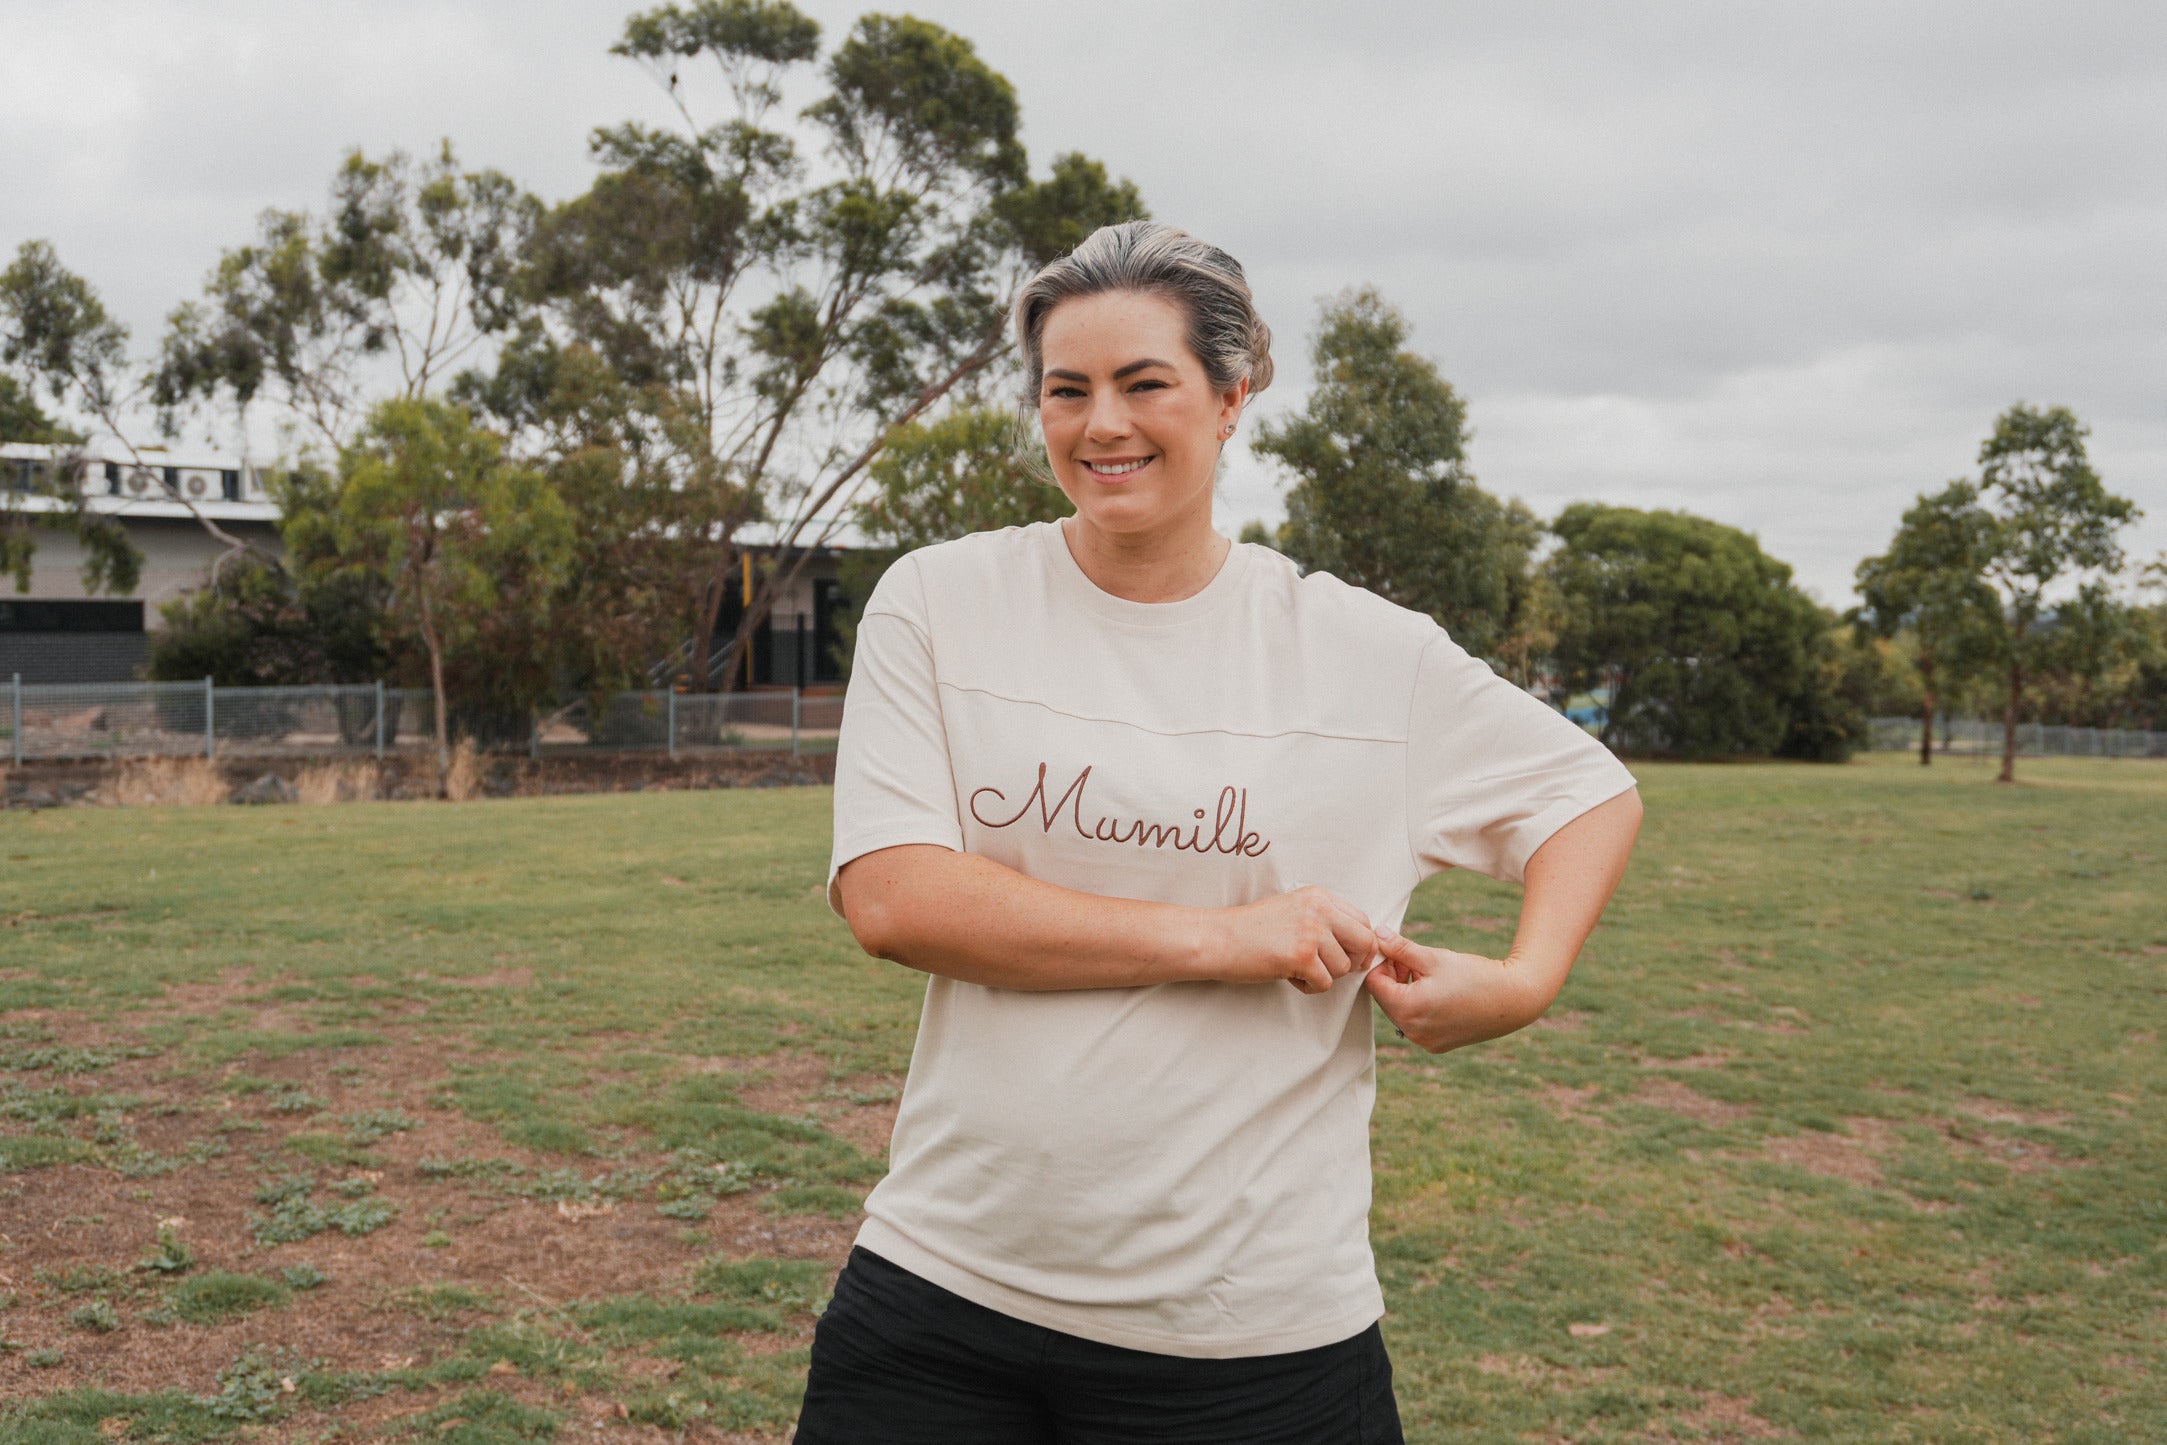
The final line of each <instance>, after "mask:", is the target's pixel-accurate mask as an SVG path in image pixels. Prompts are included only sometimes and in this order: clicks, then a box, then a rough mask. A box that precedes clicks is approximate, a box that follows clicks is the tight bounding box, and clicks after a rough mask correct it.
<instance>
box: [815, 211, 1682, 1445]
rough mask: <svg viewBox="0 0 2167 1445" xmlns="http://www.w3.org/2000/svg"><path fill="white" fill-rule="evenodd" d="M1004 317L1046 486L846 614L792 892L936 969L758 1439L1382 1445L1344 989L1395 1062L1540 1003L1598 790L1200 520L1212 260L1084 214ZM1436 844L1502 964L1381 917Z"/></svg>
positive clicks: (1369, 609)
mask: <svg viewBox="0 0 2167 1445" xmlns="http://www.w3.org/2000/svg"><path fill="white" fill-rule="evenodd" d="M1015 320H1016V330H1017V340H1018V342H1019V344H1020V346H1021V349H1022V354H1023V357H1024V360H1025V363H1026V366H1027V369H1028V374H1029V385H1030V388H1031V390H1030V395H1031V398H1032V401H1033V403H1034V405H1035V406H1036V408H1037V411H1038V416H1039V421H1040V425H1041V428H1042V430H1043V433H1044V437H1045V443H1046V455H1047V458H1048V460H1049V462H1050V463H1051V465H1052V468H1053V475H1054V478H1055V479H1056V480H1057V481H1058V482H1059V484H1060V486H1061V489H1062V490H1063V491H1064V492H1065V493H1067V495H1068V498H1069V500H1070V501H1071V502H1072V503H1073V504H1074V505H1075V508H1076V511H1075V514H1074V515H1073V516H1071V517H1068V518H1066V519H1065V520H1064V521H1062V522H1060V523H1046V524H1040V525H1037V526H1033V527H1024V528H1010V529H1008V530H1005V531H1001V532H991V533H982V534H979V535H976V536H972V537H966V538H964V539H962V540H960V541H956V542H950V543H945V544H943V545H940V546H936V547H928V548H925V549H923V550H921V551H918V552H914V553H911V554H910V555H908V556H906V557H904V558H903V559H902V560H901V561H900V562H898V563H897V564H896V565H895V566H894V567H893V568H892V569H890V571H889V572H888V574H887V575H886V576H885V577H884V578H883V579H882V580H881V583H880V585H879V587H877V588H876V589H875V591H874V593H873V595H872V597H871V598H870V599H869V600H868V602H867V605H866V608H865V615H864V619H863V621H862V623H861V624H860V626H859V629H858V637H857V650H856V654H855V658H854V661H853V666H852V676H851V682H850V691H849V696H848V699H847V702H846V706H845V712H844V722H843V733H842V742H841V751H840V754H839V756H838V759H837V766H836V787H835V852H834V861H833V867H832V871H831V873H830V878H829V901H830V903H831V904H832V905H833V906H834V907H835V908H836V909H837V911H838V912H840V913H841V914H842V915H843V916H844V917H845V918H846V919H847V920H848V921H849V924H850V927H851V930H852V932H853V933H854V934H855V935H856V937H857V938H858V940H859V942H860V943H861V944H862V945H863V946H864V947H865V949H866V950H867V951H868V952H870V953H872V954H875V955H877V956H879V957H881V958H886V959H892V960H894V961H896V962H898V963H902V964H905V965H907V966H909V967H911V968H915V969H920V970H922V971H924V972H926V973H928V974H930V975H932V977H931V980H930V982H929V984H928V986H927V991H926V1004H925V1014H924V1018H923V1021H922V1023H921V1025H920V1028H919V1034H918V1042H917V1047H916V1050H915V1052H914V1053H913V1055H912V1058H911V1068H910V1078H909V1082H908V1084H907V1085H906V1087H905V1090H904V1094H903V1102H902V1107H901V1110H900V1112H899V1114H898V1116H897V1119H896V1126H895V1135H894V1141H893V1144H892V1146H891V1149H890V1157H891V1172H890V1173H889V1175H888V1177H887V1178H886V1179H885V1180H883V1181H882V1182H881V1184H880V1185H879V1187H878V1188H876V1189H875V1190H874V1191H873V1193H872V1195H871V1197H870V1198H868V1199H867V1201H866V1206H865V1209H866V1222H865V1225H864V1228H863V1229H862V1231H861V1232H860V1233H859V1235H858V1247H857V1248H856V1249H855V1250H854V1251H853V1252H852V1254H851V1257H850V1261H849V1263H848V1265H847V1266H846V1267H845V1269H844V1271H843V1273H842V1276H841V1278H840V1279H839V1280H838V1281H837V1283H836V1291H835V1298H834V1302H833V1303H832V1305H831V1306H830V1307H829V1309H828V1311H827V1313H826V1314H825V1315H824V1316H823V1317H822V1319H821V1321H820V1325H819V1328H818V1331H817V1333H816V1335H815V1338H814V1342H813V1355H812V1370H811V1376H810V1379H809V1381H808V1383H807V1389H806V1400H805V1408H804V1413H803V1416H802V1418H801V1420H800V1423H799V1427H798V1434H797V1436H796V1438H797V1440H798V1442H799V1445H838V1442H840V1445H861V1442H889V1441H896V1442H909V1441H926V1442H939V1445H966V1442H981V1441H982V1442H987V1445H1026V1442H1055V1441H1058V1442H1062V1445H1072V1442H1076V1445H1080V1442H1108V1445H1111V1442H1134V1441H1147V1440H1166V1441H1181V1442H1184V1445H1196V1442H1203V1441H1227V1442H1242V1445H1253V1442H1267V1441H1286V1442H1289V1445H1294V1442H1299V1445H1338V1442H1347V1445H1355V1442H1361V1445H1371V1442H1380V1441H1396V1440H1399V1439H1400V1438H1401V1437H1400V1431H1399V1422H1398V1415H1397V1410H1396V1407H1395V1405H1394V1403H1393V1398H1392V1390H1391V1367H1390V1365H1389V1363H1388V1361H1387V1359H1386V1357H1385V1352H1384V1347H1383V1344H1382V1338H1381V1335H1380V1333H1379V1331H1378V1326H1377V1321H1378V1319H1379V1317H1380V1316H1381V1315H1382V1314H1383V1313H1384V1302H1383V1297H1382V1295H1381V1293H1380V1292H1379V1290H1378V1286H1377V1279H1376V1272H1375V1267H1374V1264H1373V1262H1372V1259H1371V1256H1370V1250H1369V1241H1368V1233H1367V1222H1368V1213H1369V1187H1370V1178H1369V1153H1368V1124H1369V1112H1370V1105H1371V1102H1372V1100H1373V1098H1374V1095H1375V1060H1374V1055H1373V1051H1372V1024H1371V1018H1370V1000H1371V999H1374V1000H1375V1001H1376V1003H1377V1005H1378V1006H1380V1007H1381V1008H1382V1009H1383V1011H1384V1013H1385V1014H1386V1016H1387V1017H1388V1018H1389V1019H1390V1020H1391V1022H1392V1023H1393V1024H1394V1025H1395V1026H1396V1027H1397V1028H1399V1029H1400V1030H1401V1031H1402V1032H1403V1033H1404V1034H1405V1036H1406V1037H1407V1038H1408V1039H1410V1040H1412V1041H1413V1042H1415V1043H1417V1044H1419V1045H1420V1046H1422V1047H1423V1048H1426V1049H1429V1050H1431V1051H1433V1052H1441V1051H1443V1050H1446V1049H1452V1048H1458V1047H1460V1046H1462V1045H1464V1044H1471V1043H1475V1042H1478V1041H1480V1040H1483V1039H1490V1038H1496V1037H1497V1036H1499V1035H1501V1034H1506V1033H1510V1032H1512V1031H1513V1030H1515V1029H1518V1028H1522V1027H1524V1026H1526V1025H1527V1024H1529V1023H1532V1022H1533V1021H1534V1020H1535V1019H1536V1018H1538V1017H1539V1016H1540V1015H1541V1014H1542V1012H1543V1010H1544V1009H1546V1008H1547V1007H1548V1006H1549V1004H1550V1002H1551V1000H1552V999H1554V998H1555V997H1556V995H1557V993H1558V990H1559V989H1560V988H1561V987H1562V986H1563V984H1564V981H1565V975H1566V972H1567V970H1568V969H1569V968H1570V967H1571V965H1572V961H1573V957H1574V955H1575V954H1576V953H1577V952H1578V950H1579V948H1580V945H1581V944H1582V942H1583V941H1585V939H1586V938H1587V935H1588V933H1589V931H1590V930H1591V929H1592V928H1593V927H1594V925H1595V921H1596V918H1597V916H1598V915H1599V914H1600V913H1601V911H1602V908H1603V905H1604V904H1605V903H1606V902H1607V901H1608V899H1609V897H1610V893H1611V891H1612V889H1613V888H1614V887H1615V886H1616V884H1617V880H1618V878H1619V876H1620V875H1621V874H1622V872H1623V871H1624V867H1625V860H1626V854H1627V853H1628V851H1629V850H1630V849H1631V846H1632V840H1633V837H1634V834H1635V832H1636V830H1637V828H1638V825H1639V817H1640V810H1639V802H1638V798H1637V795H1636V794H1635V793H1634V791H1633V779H1632V777H1631V775H1630V774H1628V773H1627V772H1626V771H1625V769H1624V768H1623V767H1622V766H1620V765H1619V764H1618V763H1617V762H1616V760H1615V759H1613V758H1612V757H1611V756H1610V754H1609V753H1608V752H1606V751H1605V750H1604V749H1603V748H1602V747H1601V746H1599V745H1598V744H1596V743H1595V742H1593V741H1592V740H1591V739H1589V738H1588V737H1587V735H1586V734H1584V733H1582V732H1581V731H1580V730H1579V729H1578V728H1576V727H1574V726H1573V725H1572V724H1571V723H1569V722H1567V721H1566V720H1565V719H1563V718H1561V717H1560V716H1558V714H1557V713H1555V712H1553V711H1552V710H1551V709H1549V708H1547V707H1545V706H1544V705H1543V704H1542V703H1540V702H1538V701H1537V700H1535V699H1534V698H1531V697H1529V696H1528V695H1527V694H1525V693H1523V692H1521V691H1520V690H1519V689H1517V688H1515V687H1513V686H1511V685H1510V684H1508V683H1506V682H1504V681H1502V680H1500V679H1499V678H1497V677H1496V676H1495V675H1493V674H1492V673H1491V671H1490V670H1489V668H1488V667H1486V666H1485V665H1484V664H1483V663H1481V662H1480V661H1478V660H1475V659H1472V658H1470V657H1468V656H1467V655H1466V654H1465V653H1464V652H1462V651H1461V650H1460V649H1459V648H1458V647H1456V646H1455V645H1453V643H1452V642H1451V640H1450V639H1449V638H1447V637H1446V635H1445V634H1444V633H1443V632H1442V631H1441V630H1440V629H1439V628H1438V627H1437V625H1436V624H1435V623H1434V622H1432V621H1431V620H1430V619H1429V618H1427V617H1424V616H1421V615H1418V614H1416V613H1412V612H1408V611H1405V610H1403V609H1401V608H1398V607H1394V606H1392V605H1391V604H1389V603H1387V602H1384V601H1383V600H1381V599H1379V598H1378V597H1376V596H1374V595H1373V594H1371V593H1368V592H1364V591H1360V590H1357V589H1354V588H1350V587H1348V586H1346V585H1345V584H1343V583H1341V582H1339V581H1338V580H1336V579H1334V578H1332V577H1329V576H1325V575H1322V574H1316V573H1312V574H1310V575H1308V576H1306V577H1305V576H1302V575H1301V574H1300V573H1298V572H1297V571H1296V569H1295V568H1294V567H1293V566H1292V565H1291V564H1290V563H1288V562H1287V561H1286V560H1284V559H1283V558H1281V557H1279V556H1278V555H1277V554H1276V553H1273V552H1271V551H1270V550H1268V549H1266V548H1262V547H1256V546H1237V545H1234V544H1232V543H1230V542H1229V541H1228V540H1227V539H1226V538H1225V537H1223V536H1221V535H1220V534H1219V533H1218V532H1216V531H1214V530H1213V528H1212V517H1211V511H1212V484H1213V479H1214V473H1215V471H1216V468H1217V465H1218V459H1219V453H1220V451H1221V449H1222V448H1223V447H1224V446H1225V445H1226V443H1227V441H1228V440H1229V439H1230V438H1231V437H1232V436H1233V434H1234V429H1235V426H1236V423H1237V421H1238V420H1239V418H1240V416H1241V412H1242V408H1243V406H1244V405H1245V404H1246V403H1247V401H1248V399H1249V397H1250V396H1251V395H1252V394H1254V393H1255V392H1257V391H1260V390H1262V389H1263V388H1264V386H1265V385H1266V384H1267V383H1268V382H1269V381H1270V379H1271V374H1272V366H1271V359H1270V353H1269V347H1270V332H1269V331H1268V330H1267V328H1266V327H1265V325H1264V323H1263V322H1262V321H1261V320H1260V319H1259V318H1258V317H1257V315H1256V313H1255V311H1254V309H1253V305H1252V302H1251V298H1250V293H1249V288H1248V285H1247V283H1246V281H1245V280H1244V279H1243V275H1242V270H1241V267H1240V266H1239V265H1238V264H1237V263H1236V262H1235V261H1234V260H1233V259H1232V258H1231V257H1229V256H1227V255H1226V254H1225V253H1224V252H1221V251H1219V250H1217V249H1216V248H1214V247H1211V246H1208V245H1205V244H1204V243H1202V242H1200V241H1198V240H1196V239H1195V238H1194V237H1191V236H1188V235H1186V234H1184V233H1182V232H1180V231H1177V230H1174V229H1172V228H1170V227H1166V226H1161V225H1155V224H1151V223H1147V222H1132V223H1130V224H1128V225H1124V226H1113V227H1107V228H1105V229H1103V230H1101V231H1099V232H1098V233H1097V234H1095V235H1093V236H1092V237H1091V238H1090V239H1089V240H1087V241H1085V242H1084V244H1083V245H1081V246H1079V247H1078V248H1077V249H1076V251H1075V252H1074V253H1073V254H1072V255H1070V256H1068V257H1065V258H1063V259H1061V260H1058V261H1055V262H1053V263H1052V264H1051V265H1049V266H1047V267H1046V268H1045V270H1043V271H1042V272H1040V273H1039V275H1038V276H1037V277H1036V278H1035V279H1034V280H1033V281H1032V282H1031V283H1030V284H1029V285H1028V286H1026V287H1025V289H1024V290H1023V292H1022V294H1021V295H1020V296H1019V298H1018V300H1017V304H1016V313H1015ZM1447 867H1466V868H1473V869H1475V870H1476V871H1478V872H1482V873H1486V874H1489V875H1490V876H1492V877H1499V878H1511V879H1516V880H1524V882H1525V885H1526V894H1525V900H1524V903H1523V908H1522V914H1521V919H1520V925H1519V931H1518V933H1517V935H1516V936H1515V938H1514V941H1513V947H1512V951H1511V953H1510V955H1509V956H1508V957H1507V958H1505V959H1503V960H1490V959H1485V958H1480V957H1477V956H1475V955H1472V954H1464V953H1457V952H1453V951H1451V950H1447V949H1442V948H1426V947H1423V946H1421V945H1419V944H1415V943H1412V942H1410V941H1408V940H1407V939H1405V938H1402V937H1400V936H1399V935H1398V934H1396V933H1395V932H1394V931H1393V928H1392V925H1393V924H1395V923H1396V922H1397V921H1398V920H1399V918H1400V917H1401V915H1402V913H1403V912H1404V910H1405V908H1406V904H1407V900H1408V895H1409V893H1410V892H1411V891H1412V889H1413V888H1414V886H1415V884H1416V883H1418V882H1420V881H1421V879H1422V878H1423V877H1425V876H1427V875H1428V874H1430V873H1434V872H1436V871H1437V870H1439V869H1441V868H1447ZM1373 964H1374V965H1375V966H1372V965H1373Z"/></svg>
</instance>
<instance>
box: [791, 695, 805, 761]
mask: <svg viewBox="0 0 2167 1445" xmlns="http://www.w3.org/2000/svg"><path fill="white" fill-rule="evenodd" d="M804 696H805V689H804V688H802V687H793V688H791V689H790V756H791V757H793V758H794V757H796V756H797V755H798V702H799V700H800V699H801V698H803V697H804Z"/></svg>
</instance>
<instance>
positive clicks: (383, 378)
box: [151, 141, 541, 453]
mask: <svg viewBox="0 0 2167 1445" xmlns="http://www.w3.org/2000/svg"><path fill="white" fill-rule="evenodd" d="M540 214H541V204H540V202H538V201H536V200H535V199H534V198H533V197H532V196H530V195H528V194H527V193H526V192H525V191H523V190H521V189H520V187H519V186H518V185H517V184H515V183H514V182H513V181H512V180H511V179H510V178H509V177H507V176H505V175H503V174H502V173H501V172H498V171H493V170H464V169H462V168H461V167H460V164H459V159H458V156H457V154H456V153H455V152H454V151H453V149H452V145H451V142H449V141H445V142H444V143H443V144H442V145H441V146H440V147H439V148H438V150H437V153H436V154H435V155H434V156H432V157H430V158H428V159H427V160H426V161H416V160H415V159H414V158H413V157H411V156H409V155H407V154H406V153H404V152H402V151H393V152H391V153H390V154H389V155H387V156H385V157H384V158H382V159H379V160H372V159H370V158H369V157H368V156H367V155H365V154H363V153H362V152H361V151H359V150H355V151H353V152H351V153H349V154H348V155H347V157H346V159H345V161H344V162H343V163H342V164H341V165H340V166H339V169H338V171H337V173H336V174H335V175H333V177H332V180H331V187H330V200H329V205H328V206H327V207H326V209H325V210H324V212H323V214H322V215H320V216H319V215H313V214H311V213H309V212H306V211H292V210H277V209H273V210H267V211H265V212H264V213H263V214H262V215H261V216H260V217H258V219H257V223H256V237H255V239H254V240H252V241H250V242H248V243H247V244H245V245H241V246H236V247H234V248H232V249H231V250H229V251H227V252H225V253H224V255H222V256H221V257H220V258H219V260H218V264H217V265H216V266H215V267H214V268H213V269H212V272H211V275H210V278H209V280H208V281H207V282H206V283H205V285H204V294H203V297H202V299H201V300H198V301H190V302H186V303H184V304H182V305H181V306H180V307H178V308H176V309H175V310H174V312H173V313H172V315H171V317H170V318H169V319H168V321H167V324H166V330H165V335H164V338H163V340H162V342H161V348H160V355H159V360H158V364H157V367H156V369H155V371H154V373H153V375H152V388H151V394H152V399H153V401H154V402H155V403H156V404H157V405H158V406H159V407H161V408H162V409H163V411H164V412H165V417H166V425H167V427H168V429H169V430H171V429H173V427H174V426H175V425H176V423H177V421H178V419H179V418H180V417H182V416H184V415H187V414H190V413H192V412H194V411H195V410H196V409H197V408H199V407H201V406H202V405H204V404H206V403H223V404H224V405H226V406H229V407H230V408H231V409H232V412H233V413H234V416H235V420H236V422H237V429H238V431H239V433H240V435H241V437H242V439H243V443H244V445H245V442H246V438H247V433H248V416H249V412H250V410H251V408H253V407H254V406H256V405H258V404H260V403H269V404H271V405H273V406H275V407H276V408H278V410H279V412H280V413H281V415H282V416H284V417H286V418H290V419H291V420H293V421H295V422H298V423H299V424H300V426H301V428H302V431H303V435H304V438H305V439H306V440H307V441H309V442H312V443H314V444H315V445H316V446H317V447H318V448H319V449H321V450H324V451H326V452H329V453H336V452H337V450H338V449H339V448H341V447H343V446H344V445H345V444H346V443H347V441H348V440H349V439H350V436H351V433H352V430H353V428H354V426H355V425H356V423H357V422H359V420H360V419H361V418H362V416H363V415H364V414H365V413H366V412H367V411H368V410H369V408H370V406H371V405H373V404H374V403H375V402H376V401H378V400H381V399H383V398H385V397H393V396H395V397H404V398H407V399H415V398H420V397H423V396H428V395H431V394H432V393H434V392H436V391H439V390H441V389H442V388H443V387H444V386H445V385H446V384H447V383H448V382H449V381H450V380H451V379H452V376H453V375H454V373H455V371H456V369H458V368H460V367H461V366H471V365H474V364H476V363H478V362H481V361H483V360H484V359H485V353H486V351H487V349H488V347H489V344H490V342H491V341H492V340H493V339H495V338H497V337H499V336H501V335H502V334H503V333H504V332H506V331H507V330H508V329H509V328H510V327H511V325H512V323H513V322H514V321H515V320H516V319H517V317H518V315H519V301H518V293H517V291H516V290H515V287H514V284H513V283H514V281H515V279H516V277H517V274H518V269H519V266H520V262H521V258H522V256H523V254H524V248H525V245H526V241H527V237H528V235H529V233H530V232H531V230H532V228H533V226H534V223H535V221H536V220H537V218H538V217H539V216H540Z"/></svg>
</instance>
